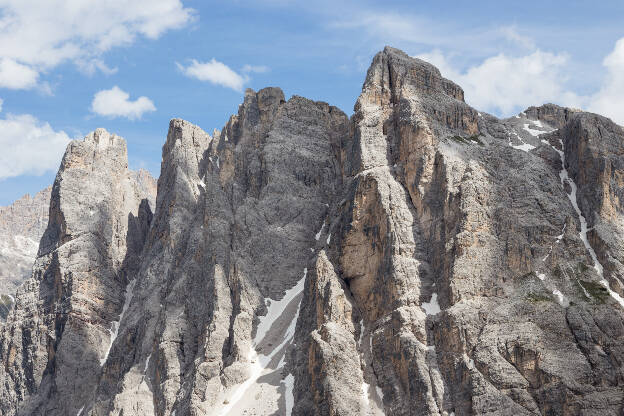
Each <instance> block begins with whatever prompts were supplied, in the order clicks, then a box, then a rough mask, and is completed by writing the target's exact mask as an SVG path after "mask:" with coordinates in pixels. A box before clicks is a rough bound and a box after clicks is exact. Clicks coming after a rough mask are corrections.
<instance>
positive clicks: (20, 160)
mask: <svg viewBox="0 0 624 416" xmlns="http://www.w3.org/2000/svg"><path fill="white" fill-rule="evenodd" d="M0 131H2V134H1V135H0V148H1V149H2V152H0V180H2V179H6V178H10V177H14V176H19V175H24V174H30V175H42V174H43V173H45V172H47V171H55V170H57V169H58V167H59V163H60V161H61V157H62V156H63V153H64V152H65V148H66V146H67V143H69V141H70V138H69V136H68V135H67V134H66V133H65V132H64V131H54V130H53V129H52V127H50V125H49V124H48V123H43V122H40V121H39V120H37V119H36V118H35V117H33V116H31V115H29V114H22V115H11V114H9V115H7V117H6V118H4V119H0Z"/></svg>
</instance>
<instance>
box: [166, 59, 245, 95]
mask: <svg viewBox="0 0 624 416" xmlns="http://www.w3.org/2000/svg"><path fill="white" fill-rule="evenodd" d="M176 65H177V67H178V69H179V70H180V71H182V73H183V74H184V75H186V76H187V77H190V78H196V79H198V80H200V81H208V82H211V83H213V84H216V85H221V86H223V87H227V88H231V89H233V90H235V91H242V89H243V85H244V84H245V83H246V82H247V81H249V77H247V76H243V75H240V74H238V73H236V72H235V71H234V70H232V69H231V68H230V67H229V66H227V65H225V64H224V63H222V62H219V61H217V60H215V59H214V58H213V59H212V60H211V61H210V62H198V61H197V60H195V59H193V60H191V64H190V65H189V66H187V67H184V66H183V65H181V64H179V63H177V62H176Z"/></svg>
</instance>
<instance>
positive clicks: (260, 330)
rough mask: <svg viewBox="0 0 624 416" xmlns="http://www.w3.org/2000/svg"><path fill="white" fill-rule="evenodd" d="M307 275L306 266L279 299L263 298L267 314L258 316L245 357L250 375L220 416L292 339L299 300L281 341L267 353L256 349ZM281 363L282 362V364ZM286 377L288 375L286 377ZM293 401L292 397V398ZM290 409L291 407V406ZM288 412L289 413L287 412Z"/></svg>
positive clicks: (302, 285) (300, 290)
mask: <svg viewBox="0 0 624 416" xmlns="http://www.w3.org/2000/svg"><path fill="white" fill-rule="evenodd" d="M307 275H308V269H307V267H306V268H305V269H304V270H303V277H302V278H301V279H300V280H299V281H298V282H297V284H296V285H295V286H293V287H292V288H290V289H288V290H287V291H286V294H285V295H284V297H283V298H282V299H281V300H279V301H274V300H271V299H270V298H266V299H265V303H270V304H269V306H268V311H267V314H266V315H264V316H261V317H260V318H259V320H260V322H259V323H258V327H257V328H256V336H255V337H254V339H253V345H251V347H250V348H249V352H248V354H247V359H248V361H249V362H250V363H251V365H250V367H251V369H250V373H251V374H250V376H249V378H247V380H245V381H244V382H243V383H242V384H240V385H239V386H238V387H237V388H236V390H235V391H234V393H233V394H232V396H231V397H230V399H229V402H228V403H227V404H226V405H225V406H224V407H222V408H221V409H220V410H219V412H218V413H217V414H218V415H220V416H225V415H227V414H228V413H229V412H230V411H231V410H232V409H233V408H234V406H236V404H237V403H238V402H239V401H240V400H241V399H242V398H243V396H244V394H245V392H246V391H247V390H248V389H249V387H251V385H253V384H254V383H255V382H256V381H257V380H258V379H259V378H260V376H261V375H262V374H263V372H264V370H265V369H266V368H267V366H268V365H269V363H270V362H271V360H272V359H273V357H274V356H275V354H277V353H278V352H279V351H280V350H281V349H282V348H283V347H284V345H286V344H287V343H289V342H291V341H292V338H293V337H294V335H295V328H296V326H297V319H298V318H299V312H300V310H301V301H299V305H298V306H297V312H296V313H295V315H294V316H293V318H292V320H291V322H290V325H289V326H288V328H287V329H286V333H285V334H284V337H283V341H282V342H281V343H280V344H279V345H278V346H276V347H274V348H273V351H272V352H271V353H269V355H264V354H258V353H257V351H256V347H257V346H258V345H259V344H260V343H261V342H262V340H263V339H264V338H265V337H266V335H267V333H268V332H269V330H270V329H271V327H272V326H273V324H274V323H275V321H276V320H277V319H278V318H279V317H280V316H282V314H283V313H284V311H285V309H286V307H287V306H288V304H289V303H290V302H292V301H293V300H294V299H295V298H296V297H297V295H299V294H300V293H302V292H303V287H304V285H305V280H306V276H307ZM280 363H282V360H280ZM282 365H283V364H282ZM286 378H288V377H286ZM292 385H294V377H293V381H292ZM286 387H287V389H286V392H287V396H288V394H290V395H291V397H292V387H289V385H288V384H287V385H286ZM289 388H290V393H288V389H289ZM292 403H294V399H293V400H292ZM291 411H292V408H291ZM288 414H289V413H288Z"/></svg>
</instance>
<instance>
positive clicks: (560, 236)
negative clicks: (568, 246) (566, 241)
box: [555, 223, 568, 243]
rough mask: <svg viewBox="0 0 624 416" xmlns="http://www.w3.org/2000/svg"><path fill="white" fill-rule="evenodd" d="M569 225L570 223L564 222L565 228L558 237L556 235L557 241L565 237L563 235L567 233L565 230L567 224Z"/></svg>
mask: <svg viewBox="0 0 624 416" xmlns="http://www.w3.org/2000/svg"><path fill="white" fill-rule="evenodd" d="M567 225H568V223H564V224H563V229H562V230H561V234H559V235H558V236H557V237H555V238H556V240H557V241H556V242H557V243H560V242H561V240H562V239H563V235H564V234H565V230H566V226H567Z"/></svg>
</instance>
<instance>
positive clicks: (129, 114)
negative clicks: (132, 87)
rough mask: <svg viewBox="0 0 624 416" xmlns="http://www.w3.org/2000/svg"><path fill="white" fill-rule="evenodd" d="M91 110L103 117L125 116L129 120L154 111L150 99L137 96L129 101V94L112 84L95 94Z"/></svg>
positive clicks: (154, 108)
mask: <svg viewBox="0 0 624 416" xmlns="http://www.w3.org/2000/svg"><path fill="white" fill-rule="evenodd" d="M91 111H93V112H94V113H96V114H99V115H101V116H105V117H126V118H128V119H130V120H135V119H138V118H141V116H142V115H143V114H144V113H147V112H150V111H156V107H155V106H154V103H153V102H152V100H150V99H149V98H147V97H139V98H137V99H136V100H134V101H130V94H128V93H127V92H125V91H124V90H122V89H121V88H119V87H118V86H114V87H113V88H111V89H110V90H102V91H99V92H97V93H96V94H95V96H94V97H93V102H91Z"/></svg>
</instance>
